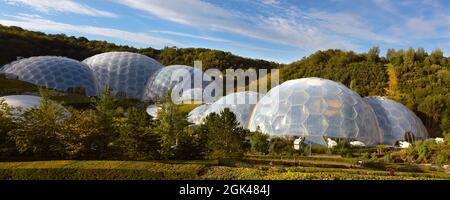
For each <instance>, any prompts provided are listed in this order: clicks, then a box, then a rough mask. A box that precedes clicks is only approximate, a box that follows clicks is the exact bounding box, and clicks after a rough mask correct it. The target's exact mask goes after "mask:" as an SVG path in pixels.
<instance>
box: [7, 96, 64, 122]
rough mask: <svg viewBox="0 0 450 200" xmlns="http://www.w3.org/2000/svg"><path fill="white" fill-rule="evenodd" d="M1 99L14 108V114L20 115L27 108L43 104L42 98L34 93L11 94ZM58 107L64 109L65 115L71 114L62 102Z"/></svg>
mask: <svg viewBox="0 0 450 200" xmlns="http://www.w3.org/2000/svg"><path fill="white" fill-rule="evenodd" d="M1 101H3V102H5V103H6V104H7V105H8V106H9V107H11V108H13V110H12V114H13V115H14V116H18V115H21V114H22V113H24V112H25V111H27V110H30V109H33V108H38V107H39V106H40V104H41V101H42V98H41V97H39V96H33V95H9V96H3V97H0V102H1ZM58 107H60V108H62V109H63V110H64V116H65V117H67V116H70V112H69V111H68V110H67V109H66V108H64V107H63V106H62V105H60V104H58Z"/></svg>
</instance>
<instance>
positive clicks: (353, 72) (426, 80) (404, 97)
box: [0, 25, 450, 137]
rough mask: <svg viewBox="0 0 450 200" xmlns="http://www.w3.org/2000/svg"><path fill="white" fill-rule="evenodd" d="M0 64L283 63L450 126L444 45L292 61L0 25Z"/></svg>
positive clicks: (449, 73)
mask: <svg viewBox="0 0 450 200" xmlns="http://www.w3.org/2000/svg"><path fill="white" fill-rule="evenodd" d="M0 44H1V45H0V52H1V54H0V65H3V64H7V63H9V62H11V61H14V60H16V59H17V58H20V57H31V56H38V55H58V56H66V57H70V58H74V59H77V60H83V59H85V58H87V57H89V56H92V55H95V54H98V53H102V52H108V51H130V52H137V53H141V54H144V55H147V56H149V57H152V58H154V59H156V60H158V61H160V62H161V63H162V64H164V65H171V64H184V65H192V64H193V62H194V60H201V61H202V62H203V68H204V69H209V68H218V69H220V70H224V69H227V68H244V69H246V68H256V69H258V68H280V80H281V82H282V81H285V80H289V79H297V78H302V77H322V78H326V79H330V80H334V81H337V82H340V83H343V84H345V85H346V86H348V87H349V88H351V89H353V90H355V91H356V92H358V93H359V94H360V95H361V96H373V95H378V96H387V97H389V98H391V99H394V100H396V101H399V102H401V103H402V104H404V105H406V106H407V107H408V108H410V109H411V110H412V111H414V112H415V113H416V114H417V115H418V116H419V117H420V118H421V119H422V121H423V122H424V124H425V125H426V127H427V129H428V131H429V133H430V135H431V136H432V137H435V136H442V135H443V133H448V132H450V92H449V90H450V86H449V85H450V57H445V56H444V53H443V52H442V51H441V50H440V49H436V50H434V51H432V52H426V51H425V50H424V49H423V48H417V49H413V48H409V49H406V50H403V49H398V50H395V49H388V50H387V53H386V55H380V48H378V47H374V48H372V49H370V50H369V51H368V52H367V53H356V52H352V51H343V50H336V49H330V50H324V51H317V52H315V53H313V54H311V55H310V56H307V57H303V58H301V59H300V60H298V61H295V62H292V63H290V64H279V63H275V62H269V61H264V60H257V59H249V58H244V57H240V56H237V55H233V54H232V53H230V52H224V51H219V50H211V49H204V48H177V47H165V48H163V49H154V48H151V47H148V48H142V49H137V48H133V47H130V46H120V45H115V44H112V43H108V42H106V41H94V40H92V41H90V40H88V39H86V38H84V37H79V38H76V37H73V36H66V35H64V34H57V35H50V34H45V33H41V32H34V31H28V30H24V29H22V28H20V27H6V26H1V25H0Z"/></svg>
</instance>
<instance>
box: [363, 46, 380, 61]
mask: <svg viewBox="0 0 450 200" xmlns="http://www.w3.org/2000/svg"><path fill="white" fill-rule="evenodd" d="M366 59H367V61H369V62H378V61H379V60H380V48H379V47H373V48H371V49H369V52H367V55H366Z"/></svg>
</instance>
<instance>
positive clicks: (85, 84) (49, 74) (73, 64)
mask: <svg viewBox="0 0 450 200" xmlns="http://www.w3.org/2000/svg"><path fill="white" fill-rule="evenodd" d="M1 72H2V73H4V74H8V75H15V76H16V77H17V78H18V79H19V80H22V81H26V82H29V83H32V84H35V85H39V86H43V87H47V88H51V89H55V90H58V91H61V92H68V91H69V90H70V89H76V88H83V89H84V92H85V94H86V95H88V96H96V95H97V94H98V82H97V79H96V77H95V76H94V74H93V72H92V71H91V70H90V69H89V67H88V66H87V65H85V64H84V63H81V62H79V61H77V60H73V59H70V58H65V57H57V56H38V57H30V58H25V59H20V60H17V61H14V62H12V63H10V64H7V65H5V66H4V67H3V68H2V70H1Z"/></svg>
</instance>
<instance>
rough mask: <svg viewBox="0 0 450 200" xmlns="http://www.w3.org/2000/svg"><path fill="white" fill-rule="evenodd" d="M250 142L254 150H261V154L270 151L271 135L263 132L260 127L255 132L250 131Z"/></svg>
mask: <svg viewBox="0 0 450 200" xmlns="http://www.w3.org/2000/svg"><path fill="white" fill-rule="evenodd" d="M250 143H251V145H252V150H253V151H256V152H259V153H261V154H268V153H269V147H270V143H269V136H268V135H267V134H264V133H262V132H261V131H260V130H259V128H258V129H257V130H256V131H255V132H251V133H250Z"/></svg>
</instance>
